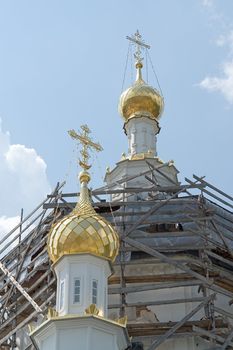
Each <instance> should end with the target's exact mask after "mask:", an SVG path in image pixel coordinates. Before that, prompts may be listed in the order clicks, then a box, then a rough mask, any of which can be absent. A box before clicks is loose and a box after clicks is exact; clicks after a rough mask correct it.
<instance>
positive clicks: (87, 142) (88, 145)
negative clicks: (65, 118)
mask: <svg viewBox="0 0 233 350" xmlns="http://www.w3.org/2000/svg"><path fill="white" fill-rule="evenodd" d="M81 129H82V131H80V132H79V133H77V132H76V131H75V130H73V129H72V130H69V131H68V134H69V135H70V136H71V137H72V139H74V140H76V141H79V142H80V143H81V144H82V149H81V151H80V153H81V156H82V159H79V165H80V166H81V167H82V168H83V169H84V170H88V169H90V168H91V165H90V164H88V159H89V158H90V154H89V150H90V149H94V150H95V151H97V152H100V151H102V150H103V148H102V146H101V145H100V144H99V143H98V142H93V141H92V140H91V138H90V137H89V134H90V133H91V130H90V129H89V128H88V126H87V125H81Z"/></svg>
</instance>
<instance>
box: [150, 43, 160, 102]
mask: <svg viewBox="0 0 233 350" xmlns="http://www.w3.org/2000/svg"><path fill="white" fill-rule="evenodd" d="M147 51H148V50H147ZM148 57H149V60H150V64H151V67H152V70H153V73H154V75H155V79H156V81H157V84H158V87H159V92H160V94H161V96H162V97H163V92H162V88H161V86H160V83H159V78H158V76H157V74H156V72H155V68H154V66H153V63H152V60H151V57H150V54H149V51H148Z"/></svg>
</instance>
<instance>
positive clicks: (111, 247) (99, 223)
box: [48, 171, 119, 262]
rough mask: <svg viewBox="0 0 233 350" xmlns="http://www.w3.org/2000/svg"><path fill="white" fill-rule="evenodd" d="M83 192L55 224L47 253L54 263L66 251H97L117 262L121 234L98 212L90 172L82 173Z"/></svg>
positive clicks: (93, 252) (75, 252) (95, 253)
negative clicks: (92, 203)
mask: <svg viewBox="0 0 233 350" xmlns="http://www.w3.org/2000/svg"><path fill="white" fill-rule="evenodd" d="M79 178H80V182H81V191H80V199H79V203H78V204H77V205H76V207H75V209H74V210H73V211H72V212H71V214H69V215H68V216H66V217H65V218H63V219H62V220H61V221H59V222H58V223H56V224H55V225H54V226H53V227H52V229H51V230H50V233H49V237H48V254H49V257H50V259H51V260H52V261H53V262H56V261H57V260H58V259H59V258H61V257H62V256H63V255H66V254H83V253H87V254H88V253H89V254H94V255H97V256H100V257H103V258H105V259H108V260H110V261H114V260H115V258H116V256H117V254H118V249H119V237H118V234H117V233H116V232H115V230H114V229H113V227H112V226H111V224H110V223H109V222H108V221H107V220H106V219H104V218H103V217H101V216H100V215H98V214H97V213H96V212H95V210H94V209H93V207H92V205H91V200H90V196H89V190H88V187H87V183H88V182H89V180H90V175H89V174H88V172H86V171H84V172H82V173H81V174H80V177H79Z"/></svg>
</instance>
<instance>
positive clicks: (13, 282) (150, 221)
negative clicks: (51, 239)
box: [0, 166, 233, 350]
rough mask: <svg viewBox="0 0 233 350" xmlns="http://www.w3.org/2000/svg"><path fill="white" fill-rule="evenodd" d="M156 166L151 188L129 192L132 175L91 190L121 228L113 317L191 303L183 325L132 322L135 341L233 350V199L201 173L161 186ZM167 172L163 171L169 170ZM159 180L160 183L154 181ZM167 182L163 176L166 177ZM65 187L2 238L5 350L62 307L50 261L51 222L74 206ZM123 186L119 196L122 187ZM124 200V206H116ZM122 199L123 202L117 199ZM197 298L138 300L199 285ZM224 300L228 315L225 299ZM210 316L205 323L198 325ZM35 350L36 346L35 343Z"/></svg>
mask: <svg viewBox="0 0 233 350" xmlns="http://www.w3.org/2000/svg"><path fill="white" fill-rule="evenodd" d="M158 171H160V170H159V169H155V168H153V167H152V166H150V167H149V170H148V171H145V172H144V173H140V174H138V175H135V176H134V177H137V176H140V177H142V176H143V177H145V181H147V183H148V186H145V187H144V188H132V187H127V186H126V184H127V183H128V182H127V181H129V180H130V179H132V177H131V178H126V179H124V180H122V181H121V182H118V183H117V184H113V186H112V187H107V186H105V187H102V188H100V189H96V190H93V191H92V196H93V198H94V202H93V206H94V208H95V210H96V211H97V212H99V213H100V214H101V215H103V216H104V217H106V218H107V219H108V220H109V221H111V222H112V224H113V225H114V226H115V227H116V229H117V231H118V233H119V235H120V237H121V245H120V252H119V256H118V258H117V260H116V262H115V271H116V272H115V273H114V275H112V276H111V277H110V278H109V296H110V300H112V299H111V296H117V301H116V302H110V304H109V311H110V312H111V311H112V310H115V311H116V312H118V313H119V315H120V316H124V315H125V314H127V313H128V310H130V309H131V308H135V310H136V311H138V312H139V311H140V308H143V307H144V308H147V307H152V306H159V307H167V305H179V304H184V303H185V304H187V303H190V305H191V307H190V309H189V310H190V311H189V312H187V313H186V314H185V315H184V317H183V318H181V319H178V320H176V321H175V322H174V321H172V322H171V321H170V320H167V322H159V320H156V322H150V323H144V322H132V321H130V322H129V323H128V326H127V327H128V332H129V335H130V336H132V339H133V341H142V342H143V341H144V339H145V338H148V337H149V338H150V339H151V342H150V346H149V350H154V349H157V348H158V347H159V346H160V345H161V344H162V343H164V342H166V341H167V340H168V339H171V338H176V337H177V338H178V337H194V336H195V337H200V338H201V339H204V340H205V341H206V349H207V348H208V349H215V350H217V349H222V350H224V349H233V326H232V320H233V312H232V310H231V304H232V303H233V274H232V270H233V254H232V246H233V213H232V212H231V210H232V209H233V198H232V197H231V196H229V195H227V194H226V193H224V192H223V191H221V190H219V189H218V188H216V187H214V186H213V185H211V184H210V183H208V182H207V181H205V179H204V178H203V177H198V176H196V175H193V179H185V184H182V185H181V184H180V185H177V184H174V183H172V181H171V185H170V186H166V187H161V186H159V185H158V184H157V181H156V173H157V172H158ZM160 172H161V171H160ZM150 175H153V176H150ZM160 175H161V174H160ZM63 185H64V184H61V185H59V184H58V185H57V186H56V188H55V190H54V191H53V193H52V194H50V195H48V197H47V198H46V199H45V200H44V201H43V202H42V203H41V204H40V205H39V206H38V207H37V208H36V209H35V210H34V211H33V212H32V213H31V214H30V215H28V216H27V217H25V218H24V219H22V221H21V222H20V223H19V224H18V225H17V227H16V228H15V229H14V230H11V231H10V232H9V233H8V234H7V235H5V237H4V238H3V239H2V240H1V241H0V257H1V264H0V315H1V317H0V346H1V349H14V348H15V347H16V334H17V332H18V330H20V329H22V328H23V327H25V326H26V325H28V324H29V323H30V322H32V321H35V320H37V318H38V317H41V318H45V317H46V315H47V312H48V307H53V306H54V305H55V290H56V278H55V275H54V272H53V270H52V268H51V263H50V260H49V258H48V255H47V249H46V242H47V235H48V232H49V230H50V228H51V225H52V224H53V223H55V222H56V221H58V220H59V219H61V218H62V217H63V216H64V215H67V214H68V213H69V212H70V211H71V210H72V209H73V208H74V206H75V204H76V203H75V201H76V199H75V200H74V199H73V198H74V197H76V196H77V194H76V193H63V192H62V188H63ZM116 186H118V187H117V189H116ZM109 195H110V196H116V195H118V198H120V199H119V200H116V199H114V197H112V198H113V199H111V200H108V199H107V198H108V196H109ZM115 198H116V197H115ZM158 264H164V265H165V266H172V267H173V268H174V269H176V272H171V273H163V274H148V273H147V269H146V268H145V273H144V274H140V275H139V274H135V275H133V274H128V272H127V271H128V270H127V269H128V268H129V267H132V266H136V265H139V266H141V267H142V269H141V270H142V271H143V266H145V267H146V266H148V265H152V266H158ZM194 286H196V288H197V289H198V291H199V294H198V296H195V297H190V298H174V299H166V298H164V300H157V299H156V298H154V299H153V298H152V300H140V299H139V298H138V299H137V300H136V301H135V300H134V301H130V300H129V299H130V295H132V294H135V295H137V293H139V292H147V291H161V294H162V292H163V290H164V289H174V288H180V287H184V288H186V287H194ZM219 296H224V298H226V300H227V303H228V305H229V307H228V310H226V309H223V308H221V307H219V305H218V303H217V302H216V301H217V300H218V298H219ZM232 307H233V306H232ZM200 310H202V314H203V315H204V317H201V318H198V316H197V317H196V318H195V319H194V316H195V315H198V313H199V312H200ZM28 349H33V345H29V347H28Z"/></svg>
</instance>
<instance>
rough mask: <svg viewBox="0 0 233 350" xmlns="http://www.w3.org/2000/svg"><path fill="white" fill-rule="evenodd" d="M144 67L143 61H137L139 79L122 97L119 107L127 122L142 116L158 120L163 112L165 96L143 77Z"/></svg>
mask: <svg viewBox="0 0 233 350" xmlns="http://www.w3.org/2000/svg"><path fill="white" fill-rule="evenodd" d="M142 67H143V65H142V63H141V62H137V63H136V68H137V79H136V81H135V83H134V84H133V86H131V87H130V88H128V89H127V90H126V91H124V92H123V93H122V94H121V97H120V101H119V107H118V109H119V113H120V114H121V115H122V117H123V118H124V120H125V122H127V121H128V120H129V119H131V118H134V117H141V116H146V117H149V118H151V119H154V120H158V119H159V118H160V116H161V114H162V112H163V106H164V103H163V98H162V96H160V94H159V93H158V91H157V90H156V89H154V88H153V87H152V86H150V85H148V84H147V83H146V82H145V81H144V80H143V79H142V74H141V69H142Z"/></svg>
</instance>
